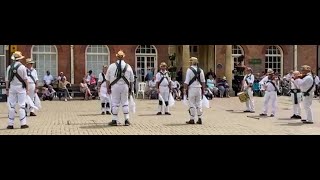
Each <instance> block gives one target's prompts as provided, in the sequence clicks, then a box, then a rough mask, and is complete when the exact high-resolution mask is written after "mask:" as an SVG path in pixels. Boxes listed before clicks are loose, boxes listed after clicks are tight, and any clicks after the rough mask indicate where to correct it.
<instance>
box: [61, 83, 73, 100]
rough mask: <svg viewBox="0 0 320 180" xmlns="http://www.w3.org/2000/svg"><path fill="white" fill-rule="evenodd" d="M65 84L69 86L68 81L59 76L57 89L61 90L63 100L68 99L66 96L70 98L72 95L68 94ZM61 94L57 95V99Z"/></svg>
mask: <svg viewBox="0 0 320 180" xmlns="http://www.w3.org/2000/svg"><path fill="white" fill-rule="evenodd" d="M67 86H71V84H70V82H68V81H67V80H66V79H65V78H64V77H62V78H61V81H59V90H60V91H62V94H63V96H64V101H68V100H67V97H69V98H70V99H72V97H71V96H70V94H69V91H68V88H67ZM61 97H62V96H59V100H61Z"/></svg>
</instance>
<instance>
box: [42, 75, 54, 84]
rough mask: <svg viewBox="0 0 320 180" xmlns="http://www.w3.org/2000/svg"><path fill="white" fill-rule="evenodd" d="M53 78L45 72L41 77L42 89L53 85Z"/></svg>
mask: <svg viewBox="0 0 320 180" xmlns="http://www.w3.org/2000/svg"><path fill="white" fill-rule="evenodd" d="M53 81H54V78H53V76H52V75H51V74H50V71H47V74H46V75H45V76H44V77H43V87H46V88H48V86H49V85H51V86H52V85H53Z"/></svg>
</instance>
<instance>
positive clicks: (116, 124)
mask: <svg viewBox="0 0 320 180" xmlns="http://www.w3.org/2000/svg"><path fill="white" fill-rule="evenodd" d="M109 125H110V126H118V123H117V121H116V120H112V121H111V122H109Z"/></svg>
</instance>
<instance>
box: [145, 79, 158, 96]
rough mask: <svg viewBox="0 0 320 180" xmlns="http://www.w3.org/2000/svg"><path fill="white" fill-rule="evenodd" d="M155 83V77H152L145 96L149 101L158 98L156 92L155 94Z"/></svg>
mask: <svg viewBox="0 0 320 180" xmlns="http://www.w3.org/2000/svg"><path fill="white" fill-rule="evenodd" d="M156 85H157V82H156V77H155V76H153V77H152V80H150V81H149V83H148V88H149V89H147V92H146V94H147V95H148V96H149V99H157V98H158V92H157V87H156Z"/></svg>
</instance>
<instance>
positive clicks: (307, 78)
mask: <svg viewBox="0 0 320 180" xmlns="http://www.w3.org/2000/svg"><path fill="white" fill-rule="evenodd" d="M296 80H297V84H298V86H300V89H301V92H302V101H303V108H304V110H305V112H306V114H307V119H303V120H301V121H302V122H303V123H305V124H313V115H312V109H311V105H312V99H313V95H314V91H315V80H314V78H313V77H312V74H311V67H310V66H308V65H303V66H302V67H301V76H298V77H297V78H296Z"/></svg>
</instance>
